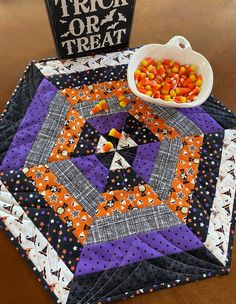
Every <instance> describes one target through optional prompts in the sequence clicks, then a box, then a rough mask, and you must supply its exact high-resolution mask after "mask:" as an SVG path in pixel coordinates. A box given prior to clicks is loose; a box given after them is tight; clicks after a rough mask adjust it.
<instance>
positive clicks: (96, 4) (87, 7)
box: [55, 0, 129, 17]
mask: <svg viewBox="0 0 236 304" xmlns="http://www.w3.org/2000/svg"><path fill="white" fill-rule="evenodd" d="M69 1H70V2H71V3H72V5H73V10H74V12H73V14H74V15H80V14H84V13H85V14H87V13H89V12H96V10H97V8H98V9H99V8H101V9H109V8H111V7H119V6H125V5H129V3H128V1H127V0H111V3H110V5H107V6H106V5H105V4H104V0H69ZM67 3H68V0H55V5H58V4H60V5H61V9H62V13H63V16H62V17H68V16H69V12H68V4H67Z"/></svg>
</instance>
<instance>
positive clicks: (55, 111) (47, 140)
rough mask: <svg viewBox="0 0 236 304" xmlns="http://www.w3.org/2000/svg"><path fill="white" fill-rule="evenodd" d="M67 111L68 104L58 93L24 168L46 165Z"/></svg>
mask: <svg viewBox="0 0 236 304" xmlns="http://www.w3.org/2000/svg"><path fill="white" fill-rule="evenodd" d="M69 109H70V104H69V103H68V102H67V100H66V99H65V97H63V96H62V95H61V94H60V92H58V93H57V94H56V96H55V97H54V99H53V101H52V103H51V105H50V107H49V112H48V114H47V116H46V118H45V121H44V123H43V125H42V128H41V130H40V131H39V134H38V136H37V139H36V141H35V143H34V144H33V147H32V149H31V151H30V153H29V154H28V156H27V159H26V161H25V165H24V166H25V167H31V166H37V165H39V164H43V163H47V161H48V158H49V157H50V154H51V151H52V149H53V147H54V144H55V142H56V140H57V138H58V136H59V134H60V132H61V130H62V128H63V126H64V125H65V121H66V116H67V113H68V111H69Z"/></svg>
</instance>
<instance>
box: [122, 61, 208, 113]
mask: <svg viewBox="0 0 236 304" xmlns="http://www.w3.org/2000/svg"><path fill="white" fill-rule="evenodd" d="M134 80H135V83H136V86H137V89H138V91H139V92H140V93H142V94H145V95H147V96H149V97H152V98H161V99H163V100H165V101H170V100H172V101H175V102H178V103H182V102H192V101H193V100H195V99H196V98H197V96H198V94H199V92H200V90H201V85H202V76H201V75H200V74H198V72H197V67H196V66H195V65H193V64H180V63H178V62H176V61H173V60H171V59H167V58H165V59H163V60H154V59H153V58H144V59H143V60H142V61H141V63H140V65H139V67H138V69H137V70H136V71H135V72H134ZM117 97H118V99H119V102H120V106H122V107H126V106H127V104H128V102H129V100H128V99H127V98H125V96H124V95H123V93H122V92H119V93H118V95H117Z"/></svg>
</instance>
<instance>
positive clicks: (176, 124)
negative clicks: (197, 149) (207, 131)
mask: <svg viewBox="0 0 236 304" xmlns="http://www.w3.org/2000/svg"><path fill="white" fill-rule="evenodd" d="M149 107H150V108H151V109H152V110H153V112H154V113H155V114H157V115H158V116H159V117H160V118H162V119H164V120H165V122H166V124H167V125H169V126H171V127H173V128H174V129H175V130H176V131H177V132H178V133H179V134H180V135H181V136H183V137H185V136H191V135H192V136H193V135H195V136H196V135H201V134H203V132H202V131H201V129H200V128H199V127H198V126H196V125H195V124H194V123H193V122H192V121H191V120H190V119H188V118H187V117H186V116H184V115H183V114H182V113H180V112H179V111H177V110H176V109H173V108H163V107H158V106H156V105H154V104H149Z"/></svg>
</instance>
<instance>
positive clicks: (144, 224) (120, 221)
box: [86, 204, 182, 245]
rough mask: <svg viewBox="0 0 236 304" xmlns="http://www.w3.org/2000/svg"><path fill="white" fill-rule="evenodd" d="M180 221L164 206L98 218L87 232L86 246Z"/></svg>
mask: <svg viewBox="0 0 236 304" xmlns="http://www.w3.org/2000/svg"><path fill="white" fill-rule="evenodd" d="M181 223H182V222H181V221H180V219H179V218H178V217H177V216H176V215H175V214H174V213H173V212H172V211H171V210H170V209H169V208H168V207H167V206H166V205H165V204H163V205H159V206H153V207H149V208H143V209H136V210H132V211H128V212H125V213H118V214H115V215H113V216H105V217H100V218H97V219H96V220H95V222H94V223H93V225H92V226H91V228H90V230H89V234H88V237H87V240H86V245H88V244H94V243H102V242H107V241H111V240H117V239H120V238H123V237H126V236H131V235H134V234H138V233H142V232H148V231H152V230H162V229H165V228H168V227H172V226H177V225H180V224H181Z"/></svg>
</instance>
